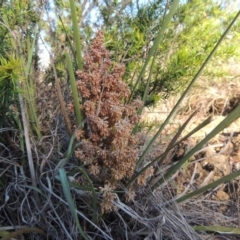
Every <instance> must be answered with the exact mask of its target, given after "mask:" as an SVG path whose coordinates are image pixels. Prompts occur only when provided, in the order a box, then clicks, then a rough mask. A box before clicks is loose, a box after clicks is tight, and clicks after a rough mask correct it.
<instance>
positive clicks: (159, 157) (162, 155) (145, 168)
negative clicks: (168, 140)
mask: <svg viewBox="0 0 240 240" xmlns="http://www.w3.org/2000/svg"><path fill="white" fill-rule="evenodd" d="M211 119H212V118H211V117H209V118H207V119H206V120H205V121H203V122H202V123H201V124H200V125H198V126H197V127H195V128H194V129H193V130H192V131H191V132H190V133H188V134H187V135H186V136H184V137H183V138H182V139H181V140H179V141H178V142H176V143H175V144H174V145H172V146H171V147H168V149H166V151H165V152H164V153H163V154H161V155H159V156H158V157H156V158H155V159H154V160H153V161H152V162H150V163H149V164H147V165H146V166H145V167H144V168H143V169H141V171H139V172H138V173H137V174H135V175H134V176H133V177H132V178H131V179H130V180H129V182H128V183H127V184H126V186H127V187H128V186H130V185H131V184H132V183H133V182H134V181H135V180H136V179H137V178H138V177H139V176H140V175H141V174H142V173H144V172H145V171H146V170H147V169H148V168H149V167H151V166H153V165H154V164H155V163H156V162H158V164H161V162H162V161H163V160H164V158H165V157H166V156H167V155H168V153H169V151H170V150H171V149H173V148H174V147H175V146H176V145H178V144H179V143H180V142H182V141H184V140H185V139H187V138H188V137H190V136H191V135H192V134H194V133H196V132H197V131H199V130H200V129H201V128H203V127H205V126H206V125H207V124H209V123H210V122H211Z"/></svg>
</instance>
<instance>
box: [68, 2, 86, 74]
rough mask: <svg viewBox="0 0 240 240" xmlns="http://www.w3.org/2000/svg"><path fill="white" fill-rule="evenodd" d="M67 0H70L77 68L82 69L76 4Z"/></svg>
mask: <svg viewBox="0 0 240 240" xmlns="http://www.w3.org/2000/svg"><path fill="white" fill-rule="evenodd" d="M69 2H70V8H71V16H72V24H73V31H74V44H75V47H76V51H77V65H78V69H82V67H83V60H82V53H81V42H80V33H79V29H78V21H77V14H76V6H75V3H74V0H69Z"/></svg>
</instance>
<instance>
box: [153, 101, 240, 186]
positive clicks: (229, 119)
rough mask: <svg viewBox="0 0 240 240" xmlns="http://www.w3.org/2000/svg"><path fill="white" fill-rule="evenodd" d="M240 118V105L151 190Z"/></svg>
mask: <svg viewBox="0 0 240 240" xmlns="http://www.w3.org/2000/svg"><path fill="white" fill-rule="evenodd" d="M239 117H240V105H239V106H238V107H236V108H235V109H234V110H233V111H232V112H231V113H230V114H229V115H228V116H227V117H226V118H225V119H224V120H223V121H222V122H220V123H219V124H218V125H217V126H216V128H215V129H213V130H212V131H211V132H210V133H209V134H208V135H207V136H206V137H205V138H204V139H203V140H202V141H201V142H200V143H198V144H197V145H196V146H195V147H194V148H193V149H192V150H190V151H189V152H188V153H187V154H186V155H185V156H184V157H183V158H182V159H181V160H179V161H178V162H177V163H176V164H175V165H174V166H172V167H171V168H170V169H169V170H168V172H167V173H166V174H165V175H164V177H163V178H161V180H160V181H159V182H158V183H156V184H154V186H153V187H152V189H155V188H157V187H158V186H160V185H161V184H162V183H163V182H164V180H165V179H168V178H169V177H170V176H171V175H172V174H173V173H175V172H176V171H177V170H179V169H180V168H181V166H182V165H183V164H184V163H185V162H186V161H187V160H188V159H190V158H191V157H192V156H193V155H194V154H195V153H196V152H197V151H199V150H201V148H202V147H203V146H204V145H205V144H206V143H207V142H208V141H209V140H210V139H212V138H213V137H214V136H216V135H217V134H218V133H219V132H221V131H222V130H223V129H224V128H226V127H227V126H229V125H230V124H231V123H232V122H234V121H235V120H236V119H238V118H239Z"/></svg>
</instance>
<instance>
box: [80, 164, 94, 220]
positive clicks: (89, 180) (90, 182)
mask: <svg viewBox="0 0 240 240" xmlns="http://www.w3.org/2000/svg"><path fill="white" fill-rule="evenodd" d="M79 169H80V171H81V172H82V173H83V175H84V177H85V178H86V180H87V181H88V183H89V184H90V187H91V191H92V198H93V216H92V222H94V223H97V222H98V209H97V194H96V192H95V189H94V186H93V184H92V181H91V179H90V178H89V176H88V175H87V173H86V172H85V171H84V169H83V168H79Z"/></svg>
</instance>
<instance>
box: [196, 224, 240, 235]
mask: <svg viewBox="0 0 240 240" xmlns="http://www.w3.org/2000/svg"><path fill="white" fill-rule="evenodd" d="M192 228H193V229H194V230H195V231H199V232H200V231H201V232H202V231H205V232H206V231H208V232H218V233H226V234H237V235H240V228H231V227H223V226H193V227H192Z"/></svg>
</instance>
